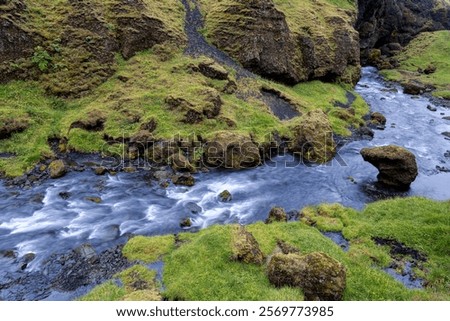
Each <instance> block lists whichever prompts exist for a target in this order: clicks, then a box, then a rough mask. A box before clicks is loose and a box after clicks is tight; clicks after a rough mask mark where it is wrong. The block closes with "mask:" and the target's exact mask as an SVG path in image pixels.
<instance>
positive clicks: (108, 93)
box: [0, 45, 369, 176]
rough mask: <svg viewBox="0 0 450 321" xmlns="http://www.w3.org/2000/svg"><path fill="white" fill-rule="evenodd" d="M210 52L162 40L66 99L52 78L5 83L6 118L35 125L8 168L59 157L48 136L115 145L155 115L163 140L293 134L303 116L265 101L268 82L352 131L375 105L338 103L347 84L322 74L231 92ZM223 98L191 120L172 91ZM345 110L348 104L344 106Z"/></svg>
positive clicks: (16, 170) (81, 144)
mask: <svg viewBox="0 0 450 321" xmlns="http://www.w3.org/2000/svg"><path fill="white" fill-rule="evenodd" d="M205 60H207V59H206V58H198V59H194V58H191V57H187V56H184V55H183V54H182V52H181V51H180V50H177V49H174V48H173V47H171V46H170V45H168V46H156V47H155V48H154V49H152V50H149V51H145V52H141V53H139V54H137V55H136V56H135V57H133V58H131V59H129V60H128V61H125V60H123V59H122V58H121V57H119V56H117V58H116V65H117V72H116V73H115V74H114V75H113V76H112V77H111V78H110V79H109V80H107V81H106V82H104V83H103V84H102V85H100V86H99V87H98V88H96V89H94V90H93V91H91V92H90V93H89V95H86V96H84V97H81V98H58V97H55V96H52V95H49V94H48V93H46V91H45V90H44V87H45V83H42V82H34V81H26V82H24V81H17V82H12V83H9V84H5V85H0V109H1V111H2V113H1V116H0V125H1V122H2V121H6V120H8V119H18V118H19V119H25V120H26V121H27V124H28V126H27V128H26V129H25V130H24V131H23V132H20V133H19V132H18V133H13V134H12V136H11V138H9V139H2V140H0V152H8V153H13V154H14V155H15V157H12V158H8V159H0V171H2V172H4V173H5V174H6V175H7V176H18V175H21V174H23V173H24V172H26V171H28V170H30V169H31V168H32V167H33V166H34V165H35V164H36V163H38V162H39V161H41V160H43V159H45V158H49V157H52V156H53V152H52V151H51V150H50V147H49V144H48V139H50V138H55V137H57V138H63V139H64V141H65V145H64V146H63V148H64V151H79V152H87V153H90V152H108V151H109V152H114V151H115V150H116V149H120V146H109V145H107V144H106V140H105V139H104V138H105V137H112V138H121V137H125V138H129V137H132V136H133V135H135V134H136V133H138V132H139V131H140V128H141V126H142V125H143V124H146V123H148V122H150V121H151V120H155V121H156V123H157V126H156V129H155V131H154V132H153V133H152V134H153V135H154V137H155V139H156V140H167V139H172V138H173V137H174V136H175V135H177V134H179V135H180V136H181V137H188V136H190V135H192V133H195V134H197V135H201V136H202V137H203V138H204V139H208V137H211V136H213V135H214V133H215V132H217V131H223V130H232V131H235V132H238V133H242V134H245V135H251V136H252V137H253V138H254V139H255V140H256V141H258V142H264V140H265V139H266V138H267V137H268V136H269V134H270V133H273V132H279V133H281V134H282V135H284V136H286V137H290V136H291V135H292V134H291V127H292V126H293V124H295V123H296V122H297V121H298V120H297V119H293V120H291V121H280V120H279V119H278V118H277V117H276V116H274V115H273V114H272V113H271V111H270V109H269V107H267V105H265V103H264V102H263V101H262V100H261V95H260V90H261V88H263V87H264V88H274V89H276V90H277V91H279V92H281V93H282V94H283V95H285V96H286V97H288V98H289V99H290V100H291V102H292V103H293V104H295V106H297V108H298V110H299V111H300V112H301V113H305V112H307V111H309V110H313V109H322V110H324V111H325V112H326V113H328V115H329V118H330V120H331V123H332V125H333V130H334V131H335V132H336V133H338V134H342V135H349V134H350V132H349V130H348V128H349V127H358V126H359V125H360V124H361V122H362V121H361V118H362V116H363V115H364V114H366V113H367V112H368V110H369V109H368V106H367V104H366V103H365V102H364V101H363V100H362V99H361V98H358V99H357V100H356V101H355V103H354V104H353V106H352V107H354V110H356V113H355V115H344V116H345V117H343V116H342V115H341V114H340V113H339V112H336V111H339V110H340V108H336V107H334V104H335V102H337V101H339V102H341V103H346V90H347V89H350V88H347V87H345V86H344V85H342V86H341V85H338V84H326V83H322V82H320V81H314V82H310V83H303V84H299V85H297V86H295V87H293V88H291V87H287V86H283V85H280V84H277V83H274V82H270V81H267V80H264V79H259V78H258V79H242V80H240V81H237V80H236V79H234V77H233V75H232V74H233V73H232V71H231V70H230V71H229V72H230V76H229V77H230V79H231V80H232V81H235V82H236V92H234V93H225V92H224V88H225V87H226V86H227V84H228V82H229V81H228V80H217V79H211V78H208V77H205V76H204V75H202V74H201V73H199V72H194V71H192V67H193V66H197V65H198V64H199V63H201V62H202V61H205ZM217 97H219V98H218V99H220V101H221V104H222V105H221V110H220V113H219V115H218V116H217V117H212V118H210V119H209V118H206V117H204V119H203V120H201V121H199V122H195V123H189V122H186V121H185V114H186V110H183V109H182V107H181V108H170V106H168V103H167V100H168V98H173V99H181V100H182V101H184V102H185V104H186V105H187V106H189V108H191V109H193V110H194V111H195V112H198V113H200V114H201V113H202V111H203V110H205V109H207V108H210V106H211V100H212V99H217ZM341 112H344V111H341ZM93 117H97V118H99V119H103V121H104V123H103V125H102V127H101V128H98V129H95V130H89V129H85V128H77V126H75V128H74V126H72V125H73V124H74V123H77V122H80V121H82V122H83V121H87V120H89V119H90V118H93Z"/></svg>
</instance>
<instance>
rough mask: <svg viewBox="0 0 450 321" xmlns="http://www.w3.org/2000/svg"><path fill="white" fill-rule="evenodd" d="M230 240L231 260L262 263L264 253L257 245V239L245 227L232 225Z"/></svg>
mask: <svg viewBox="0 0 450 321" xmlns="http://www.w3.org/2000/svg"><path fill="white" fill-rule="evenodd" d="M232 242H233V245H232V246H233V256H232V259H233V260H235V261H240V262H243V263H253V264H263V263H264V259H265V258H264V254H263V253H262V251H261V249H260V247H259V244H258V241H257V240H256V239H255V237H254V236H253V234H252V233H250V232H248V231H247V230H246V229H245V227H243V226H236V227H234V229H233V241H232Z"/></svg>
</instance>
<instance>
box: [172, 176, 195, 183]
mask: <svg viewBox="0 0 450 321" xmlns="http://www.w3.org/2000/svg"><path fill="white" fill-rule="evenodd" d="M172 183H174V184H175V185H181V186H194V185H195V178H194V176H192V175H190V174H180V175H174V176H172Z"/></svg>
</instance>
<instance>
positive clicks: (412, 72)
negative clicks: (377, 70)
mask: <svg viewBox="0 0 450 321" xmlns="http://www.w3.org/2000/svg"><path fill="white" fill-rule="evenodd" d="M449 52H450V31H448V30H443V31H436V32H424V33H422V34H420V35H419V36H418V37H417V38H415V39H414V40H413V41H411V43H410V44H409V45H407V46H406V47H405V48H404V49H403V50H402V51H401V52H400V53H399V54H398V55H397V56H396V57H395V58H397V59H398V61H399V62H400V66H399V67H398V68H396V69H393V70H383V71H382V72H381V73H382V75H383V76H385V77H386V78H387V79H389V80H392V81H398V82H401V83H406V82H408V81H411V80H417V81H420V82H422V83H424V84H429V85H432V86H434V87H436V90H435V91H434V92H433V95H434V96H436V97H442V98H445V99H450V61H449V59H448V53H449ZM428 67H434V68H436V71H435V72H433V73H431V74H426V73H424V72H419V71H418V70H419V69H421V70H422V71H424V70H426V69H427V68H428Z"/></svg>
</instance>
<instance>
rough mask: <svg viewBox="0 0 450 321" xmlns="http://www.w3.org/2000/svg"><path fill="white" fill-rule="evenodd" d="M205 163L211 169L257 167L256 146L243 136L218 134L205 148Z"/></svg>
mask: <svg viewBox="0 0 450 321" xmlns="http://www.w3.org/2000/svg"><path fill="white" fill-rule="evenodd" d="M205 162H206V164H207V165H209V166H211V167H216V168H218V167H224V168H230V169H242V168H250V167H256V166H259V165H260V163H261V156H260V153H259V148H258V146H257V145H256V144H255V143H253V141H252V140H251V139H250V138H249V137H248V136H244V135H240V134H237V133H234V132H219V133H217V134H216V135H215V136H214V138H212V139H211V140H210V141H209V142H208V144H207V146H206V147H205Z"/></svg>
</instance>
